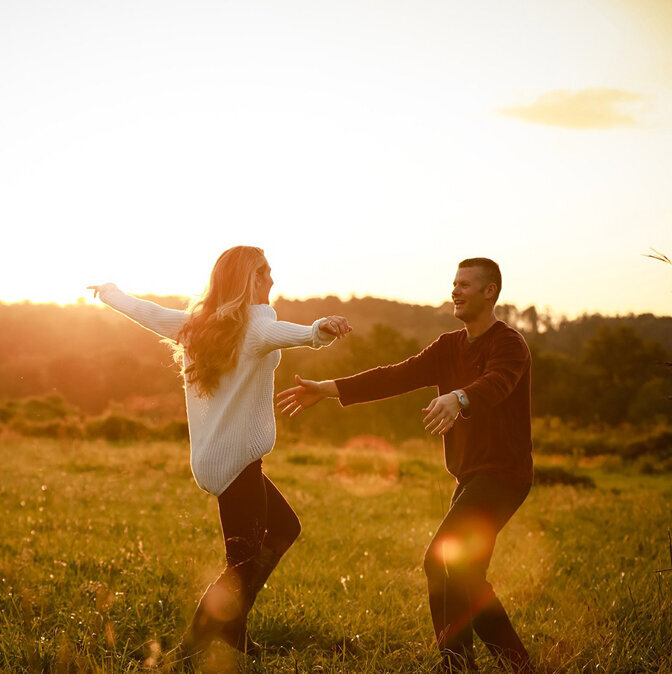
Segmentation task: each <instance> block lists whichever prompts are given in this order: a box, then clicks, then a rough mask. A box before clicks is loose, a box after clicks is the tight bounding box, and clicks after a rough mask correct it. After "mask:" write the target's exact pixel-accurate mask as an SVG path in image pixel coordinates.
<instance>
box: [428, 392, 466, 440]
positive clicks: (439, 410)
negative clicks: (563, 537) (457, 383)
mask: <svg viewBox="0 0 672 674" xmlns="http://www.w3.org/2000/svg"><path fill="white" fill-rule="evenodd" d="M422 411H423V412H425V414H426V416H425V418H424V419H423V423H424V424H425V430H426V431H429V432H430V433H431V434H432V435H436V434H437V433H439V434H440V435H444V434H445V433H447V432H448V431H449V430H450V429H451V428H452V427H453V424H454V423H455V419H457V415H458V414H459V413H460V403H459V402H458V400H457V396H456V395H455V394H454V393H446V394H445V395H442V396H439V397H438V398H434V400H432V402H430V403H429V405H427V407H425V408H424V409H423V410H422Z"/></svg>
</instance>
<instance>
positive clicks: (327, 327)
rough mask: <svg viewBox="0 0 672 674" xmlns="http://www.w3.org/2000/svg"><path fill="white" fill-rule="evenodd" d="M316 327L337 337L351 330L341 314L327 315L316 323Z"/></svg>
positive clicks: (343, 335) (339, 337)
mask: <svg viewBox="0 0 672 674" xmlns="http://www.w3.org/2000/svg"><path fill="white" fill-rule="evenodd" d="M318 327H319V328H320V330H322V331H323V332H326V333H328V334H330V335H333V336H334V337H336V338H337V339H341V338H342V337H345V336H346V335H347V334H348V333H349V332H352V328H351V327H350V325H349V324H348V319H347V318H344V317H343V316H327V317H326V318H323V319H322V320H321V321H320V322H319V323H318Z"/></svg>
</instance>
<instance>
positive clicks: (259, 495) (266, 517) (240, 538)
mask: <svg viewBox="0 0 672 674" xmlns="http://www.w3.org/2000/svg"><path fill="white" fill-rule="evenodd" d="M217 500H218V503H219V519H220V521H221V523H222V533H223V534H224V542H225V544H226V563H227V569H229V570H231V569H235V571H236V574H237V576H238V578H239V579H240V580H241V581H242V583H243V585H246V584H247V583H248V582H249V581H250V579H251V577H252V576H253V575H254V572H255V566H256V564H255V562H256V560H257V558H258V556H259V553H260V551H261V548H262V545H263V546H264V548H267V549H270V550H271V551H272V552H273V553H274V554H275V556H276V557H277V558H279V557H281V556H282V555H283V554H284V553H285V552H286V551H287V550H288V549H289V547H290V546H291V545H292V543H293V542H294V541H295V540H296V538H297V536H298V535H299V534H300V533H301V523H300V522H299V518H298V517H297V516H296V513H295V512H294V511H293V510H292V507H291V506H290V505H289V503H287V501H286V500H285V497H284V496H283V495H282V494H281V493H280V491H279V490H278V488H277V487H276V486H275V485H274V484H273V482H271V480H269V479H268V477H266V475H264V473H263V472H262V469H261V459H258V460H257V461H254V462H253V463H251V464H250V465H249V466H247V468H245V470H243V472H242V473H241V474H240V475H239V476H238V477H237V478H236V479H235V480H234V481H233V482H232V483H231V484H230V485H229V486H228V487H227V489H226V490H225V491H224V492H223V493H222V494H220V496H219V497H218V499H217Z"/></svg>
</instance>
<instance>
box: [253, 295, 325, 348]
mask: <svg viewBox="0 0 672 674" xmlns="http://www.w3.org/2000/svg"><path fill="white" fill-rule="evenodd" d="M264 308H265V309H266V307H264ZM322 320H323V319H322V318H318V319H317V320H316V321H315V322H314V323H313V324H312V325H298V324H297V323H289V322H287V321H278V320H277V319H276V314H275V310H274V309H273V308H272V307H268V308H267V309H266V310H265V311H264V312H263V314H260V315H259V316H257V317H256V319H255V320H254V321H251V322H250V338H251V346H252V349H253V350H254V352H255V353H256V354H257V355H259V356H265V355H266V354H268V353H270V352H271V351H275V350H276V349H288V348H292V347H295V346H309V347H312V348H313V349H319V348H320V347H322V346H328V345H329V344H331V343H332V342H333V341H334V339H335V337H334V336H333V335H330V334H329V333H327V332H325V331H324V330H320V328H319V324H320V321H322Z"/></svg>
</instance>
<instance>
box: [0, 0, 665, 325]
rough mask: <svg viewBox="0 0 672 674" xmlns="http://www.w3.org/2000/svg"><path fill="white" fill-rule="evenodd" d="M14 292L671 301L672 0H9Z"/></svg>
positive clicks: (4, 165)
mask: <svg viewBox="0 0 672 674" xmlns="http://www.w3.org/2000/svg"><path fill="white" fill-rule="evenodd" d="M0 100H1V102H2V104H1V105H0V225H1V227H2V247H1V248H0V251H1V252H0V301H20V300H23V299H26V298H27V299H31V300H33V301H57V302H73V301H76V300H77V298H78V297H80V296H85V295H86V293H87V291H86V290H85V287H86V286H87V285H89V284H92V283H102V282H105V281H115V282H116V283H117V284H118V285H119V286H120V287H121V288H122V289H124V290H127V291H128V292H132V293H138V294H141V293H155V294H196V293H199V292H200V291H201V290H202V288H203V285H204V283H205V282H206V280H207V276H208V274H209V271H210V268H211V266H212V264H213V263H214V261H215V259H216V258H217V256H218V255H219V253H220V252H221V251H222V250H224V249H225V248H228V247H230V246H232V245H236V244H240V243H247V244H252V245H259V246H261V247H263V248H264V249H265V250H266V254H267V257H268V259H269V261H270V263H271V265H272V267H273V277H274V279H275V282H276V285H275V288H274V293H275V295H278V294H281V295H284V296H286V297H307V296H315V295H325V294H335V295H339V296H341V297H343V298H347V297H349V296H350V295H352V294H354V295H357V296H363V295H374V296H378V297H388V298H392V299H400V300H404V301H410V302H417V303H426V304H438V303H441V302H443V301H444V300H445V299H447V298H449V294H450V289H451V285H452V278H453V275H454V270H455V266H456V264H457V262H458V261H459V260H461V259H463V258H465V257H472V256H488V257H492V258H494V259H495V260H497V261H498V262H499V263H500V265H501V267H502V271H503V274H504V289H503V291H502V301H504V302H510V303H514V304H517V305H519V306H520V307H524V306H527V305H529V304H536V305H537V307H539V308H540V309H541V308H544V307H550V308H551V309H552V310H553V311H554V312H556V313H564V314H567V315H569V316H575V315H577V314H579V313H581V312H583V311H589V312H593V311H600V312H602V313H609V314H616V313H621V314H623V313H629V312H636V313H642V312H648V311H651V312H654V313H657V314H670V313H672V312H671V308H672V267H668V266H666V265H663V264H661V263H659V262H656V261H653V260H650V259H647V258H645V257H642V255H641V254H642V253H646V252H647V251H648V250H649V248H650V247H654V248H656V249H658V250H661V251H662V252H664V253H666V254H667V255H668V256H670V257H672V2H670V1H669V0H562V1H561V0H538V1H537V2H523V1H520V0H518V1H516V0H512V1H510V2H501V1H500V0H487V1H485V0H474V1H473V2H462V1H456V0H414V1H413V2H411V1H409V0H406V1H405V2H401V1H397V0H378V1H375V2H374V1H371V0H339V2H323V1H322V0H267V1H261V0H230V1H225V0H211V1H209V2H205V1H201V0H190V1H189V2H187V1H186V0H182V1H178V0H174V1H166V0H161V1H158V0H133V1H129V0H117V1H115V2H106V3H103V2H98V1H96V0H80V1H75V0H56V1H53V0H49V1H46V0H45V1H42V2H39V1H35V2H32V1H29V2H26V1H25V0H3V2H2V3H0Z"/></svg>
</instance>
